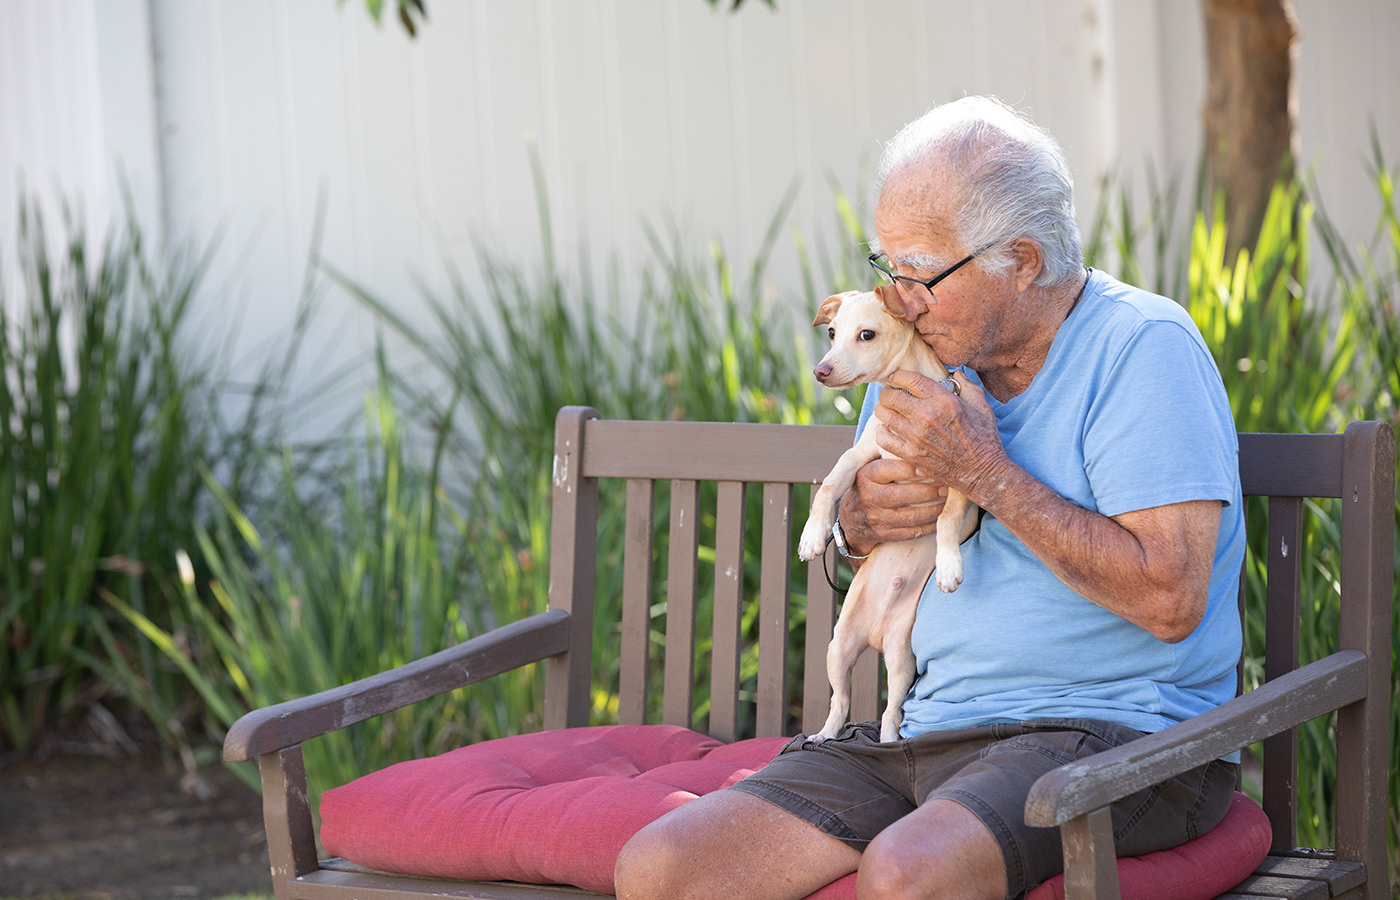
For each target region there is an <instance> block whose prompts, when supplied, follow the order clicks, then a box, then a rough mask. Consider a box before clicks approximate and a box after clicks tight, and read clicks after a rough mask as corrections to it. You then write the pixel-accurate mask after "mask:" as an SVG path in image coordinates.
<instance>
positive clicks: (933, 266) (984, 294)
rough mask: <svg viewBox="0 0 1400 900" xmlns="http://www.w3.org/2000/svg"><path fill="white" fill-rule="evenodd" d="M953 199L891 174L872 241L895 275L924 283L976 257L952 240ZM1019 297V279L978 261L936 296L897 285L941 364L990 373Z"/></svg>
mask: <svg viewBox="0 0 1400 900" xmlns="http://www.w3.org/2000/svg"><path fill="white" fill-rule="evenodd" d="M948 197H949V192H946V191H939V190H936V189H935V185H933V184H930V183H929V182H928V181H927V180H926V179H924V178H921V177H920V176H918V175H916V174H907V175H906V174H894V175H891V176H890V177H889V179H888V180H887V181H886V182H885V186H884V188H883V190H882V191H881V192H880V200H879V202H878V203H877V205H876V207H875V233H876V234H877V235H878V236H879V239H880V250H881V252H882V253H883V254H884V255H885V257H886V258H887V259H888V260H889V261H890V262H891V263H892V264H893V270H894V271H896V272H897V273H898V274H900V275H907V276H910V277H912V278H917V279H919V280H921V281H926V280H928V279H931V278H933V277H934V276H936V275H938V274H939V273H940V272H942V271H943V270H944V269H946V268H948V267H949V266H952V265H954V264H955V263H957V262H958V261H959V260H961V259H962V258H963V257H965V256H967V255H968V254H970V253H973V252H974V251H976V250H977V249H978V248H976V247H966V246H963V244H962V243H961V241H959V239H958V237H957V235H956V234H955V233H954V232H953V228H952V226H951V222H952V211H951V203H949V201H948ZM1015 294H1016V291H1015V282H1014V278H1011V277H995V278H994V277H991V276H988V275H987V274H986V273H984V272H983V271H982V270H981V268H980V267H979V266H978V265H977V260H973V261H972V262H971V263H968V264H967V265H965V266H963V267H962V268H960V269H958V270H957V271H956V272H953V273H952V274H951V275H949V276H948V277H947V278H945V279H943V280H942V281H940V282H939V283H938V284H937V286H935V288H934V291H933V294H932V295H930V293H929V292H928V291H927V290H925V289H924V288H923V287H921V286H919V285H910V284H909V283H908V282H902V283H901V285H900V295H901V296H902V297H903V298H904V300H905V303H906V304H907V306H908V307H909V312H908V318H909V319H910V320H911V321H912V322H913V323H914V326H915V327H916V328H917V329H918V330H919V333H920V334H922V335H923V338H924V342H925V343H927V344H928V345H929V346H930V347H932V348H933V350H934V352H935V353H936V354H937V355H938V358H939V359H941V360H942V361H943V362H944V363H945V364H946V365H950V366H972V367H973V368H981V367H984V366H988V365H991V364H992V363H993V361H994V359H995V356H996V354H997V353H998V351H999V350H1000V349H1001V346H1002V342H1003V340H1004V339H1005V338H1006V337H1007V335H1005V334H1002V332H1003V330H1004V329H1003V327H1002V326H1003V324H1004V319H1005V316H1006V314H1007V312H1008V310H1009V309H1010V306H1009V304H1010V302H1011V301H1013V300H1014V299H1015ZM934 298H937V299H936V300H935V299H934Z"/></svg>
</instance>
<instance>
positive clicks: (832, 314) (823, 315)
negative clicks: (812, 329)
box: [812, 291, 853, 325]
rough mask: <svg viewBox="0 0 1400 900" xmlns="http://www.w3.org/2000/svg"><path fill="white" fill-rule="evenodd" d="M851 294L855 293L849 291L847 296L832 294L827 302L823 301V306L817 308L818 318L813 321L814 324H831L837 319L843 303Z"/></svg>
mask: <svg viewBox="0 0 1400 900" xmlns="http://www.w3.org/2000/svg"><path fill="white" fill-rule="evenodd" d="M850 293H853V292H852V291H847V292H846V293H845V294H832V295H831V296H830V297H827V298H826V299H825V300H823V301H822V305H821V306H820V307H818V308H817V317H816V318H815V319H813V320H812V324H813V325H827V324H830V322H831V320H832V319H834V318H836V312H837V310H839V309H840V308H841V301H842V300H843V299H845V297H846V294H850Z"/></svg>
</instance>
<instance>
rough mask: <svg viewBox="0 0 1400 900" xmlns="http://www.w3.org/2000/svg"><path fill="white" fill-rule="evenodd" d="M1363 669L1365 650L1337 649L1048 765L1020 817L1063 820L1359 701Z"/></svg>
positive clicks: (1036, 821) (1040, 822)
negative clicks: (1128, 737) (1198, 710)
mask: <svg viewBox="0 0 1400 900" xmlns="http://www.w3.org/2000/svg"><path fill="white" fill-rule="evenodd" d="M1367 669H1368V660H1367V657H1366V654H1364V653H1362V652H1361V651H1359V650H1341V651H1339V652H1337V653H1333V654H1332V655H1331V656H1328V657H1325V658H1324V659H1320V660H1318V661H1317V662H1314V663H1309V664H1308V665H1306V666H1303V667H1302V668H1299V669H1296V670H1294V671H1292V672H1289V673H1288V674H1287V675H1282V676H1280V677H1278V678H1275V679H1274V680H1273V681H1270V682H1267V683H1265V684H1263V685H1260V686H1259V687H1257V688H1255V689H1254V690H1252V691H1250V692H1249V693H1247V694H1244V695H1242V696H1239V697H1236V698H1235V699H1233V700H1231V701H1229V702H1228V703H1225V704H1223V705H1221V706H1218V707H1216V708H1215V709H1212V710H1210V711H1209V712H1205V713H1202V714H1201V715H1199V716H1195V717H1193V718H1191V719H1188V720H1186V721H1185V722H1181V723H1178V724H1176V725H1173V726H1171V727H1170V728H1166V729H1163V730H1162V731H1159V732H1157V733H1155V734H1149V735H1145V736H1143V737H1141V738H1138V739H1137V740H1134V741H1130V742H1129V743H1127V744H1124V745H1122V746H1121V747H1114V748H1113V749H1111V750H1105V751H1104V752H1102V753H1096V754H1094V755H1093V756H1091V757H1088V758H1086V759H1082V760H1079V761H1077V762H1072V763H1068V764H1066V765H1063V766H1061V767H1060V768H1058V769H1055V770H1053V771H1050V772H1047V773H1045V774H1044V775H1042V776H1041V777H1040V779H1039V780H1037V781H1036V783H1035V784H1034V785H1032V787H1031V791H1030V795H1029V796H1028V797H1027V798H1026V824H1028V825H1037V826H1046V827H1048V826H1054V825H1063V824H1064V823H1066V822H1069V821H1071V820H1072V819H1076V818H1078V817H1080V816H1084V815H1087V814H1089V813H1091V812H1093V811H1094V810H1097V809H1101V808H1103V807H1107V806H1108V805H1110V804H1111V803H1113V802H1115V801H1117V800H1121V799H1122V798H1124V797H1126V796H1128V795H1129V794H1132V793H1134V792H1135V791H1140V790H1142V789H1143V788H1146V787H1150V786H1152V785H1154V784H1157V783H1159V782H1162V781H1166V780H1167V779H1169V778H1172V777H1174V776H1177V775H1180V774H1181V773H1183V772H1186V771H1189V770H1191V769H1194V768H1195V767H1196V766H1200V765H1204V764H1205V763H1207V762H1210V761H1211V760H1212V759H1217V758H1219V757H1222V756H1224V755H1226V754H1228V753H1232V752H1234V751H1236V750H1239V749H1240V748H1241V747H1247V746H1249V745H1250V744H1253V743H1255V742H1257V741H1261V740H1263V739H1264V738H1267V737H1272V736H1273V735H1276V734H1279V733H1281V732H1283V731H1287V730H1288V729H1290V728H1293V727H1295V726H1297V725H1300V724H1302V723H1303V722H1306V721H1308V720H1310V719H1314V718H1317V717H1318V716H1321V715H1324V714H1326V713H1328V712H1331V711H1332V710H1335V709H1339V708H1341V707H1343V706H1346V705H1347V704H1349V703H1354V702H1356V701H1357V700H1361V699H1363V698H1364V697H1365V696H1366V692H1367Z"/></svg>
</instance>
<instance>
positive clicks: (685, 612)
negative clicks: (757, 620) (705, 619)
mask: <svg viewBox="0 0 1400 900" xmlns="http://www.w3.org/2000/svg"><path fill="white" fill-rule="evenodd" d="M699 549H700V485H699V484H697V483H696V482H694V481H689V480H682V481H673V482H671V554H670V562H669V564H668V568H667V571H666V657H665V667H666V686H665V690H664V693H663V695H662V701H661V710H662V720H663V721H664V722H665V723H666V724H667V725H681V726H683V727H685V728H689V727H690V726H691V725H692V724H693V723H694V712H695V594H696V581H697V577H698V574H699V573H698V571H697V570H698V568H699V564H698V561H697V557H698V555H699Z"/></svg>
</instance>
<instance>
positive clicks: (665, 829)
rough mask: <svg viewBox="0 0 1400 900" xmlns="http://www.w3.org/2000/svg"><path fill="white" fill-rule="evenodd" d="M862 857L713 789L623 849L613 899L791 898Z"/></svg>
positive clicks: (761, 804)
mask: <svg viewBox="0 0 1400 900" xmlns="http://www.w3.org/2000/svg"><path fill="white" fill-rule="evenodd" d="M859 864H860V853H859V852H858V851H856V850H853V849H851V848H850V847H848V846H846V845H845V844H843V843H842V842H841V841H839V840H837V839H835V838H833V837H830V836H829V835H826V834H823V833H822V832H821V831H819V830H818V829H816V828H814V827H813V826H811V825H809V824H808V823H807V822H805V821H803V820H802V819H799V818H797V817H796V816H793V815H790V814H789V813H787V812H784V811H783V810H782V809H779V808H778V807H776V806H774V805H773V804H771V803H768V802H766V801H764V800H760V799H758V798H757V797H753V796H751V795H749V794H745V793H742V792H740V791H715V792H714V793H710V794H705V795H703V796H701V797H698V798H696V799H695V800H692V801H691V802H689V803H686V804H685V805H684V806H680V807H677V808H676V809H674V810H672V811H671V812H669V813H667V814H666V815H664V816H662V817H661V818H659V819H657V820H656V821H654V822H652V823H651V824H650V825H647V826H646V827H645V828H643V829H642V830H641V831H639V832H637V834H636V835H635V836H633V838H632V839H631V840H630V841H629V842H628V843H627V845H626V846H625V847H623V849H622V853H621V854H620V855H619V857H618V863H617V870H616V879H617V892H618V897H619V900H648V898H655V900H661V898H666V900H684V898H691V897H693V898H714V897H744V898H754V900H789V898H790V900H797V898H802V897H806V896H807V895H809V894H811V893H812V892H814V891H816V890H818V889H819V888H821V887H823V886H825V885H827V884H829V883H831V882H833V881H835V880H837V879H838V878H841V877H843V876H845V875H849V874H850V873H851V872H854V871H855V870H856V867H857V866H858V865H859Z"/></svg>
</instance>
